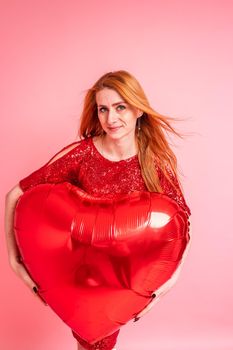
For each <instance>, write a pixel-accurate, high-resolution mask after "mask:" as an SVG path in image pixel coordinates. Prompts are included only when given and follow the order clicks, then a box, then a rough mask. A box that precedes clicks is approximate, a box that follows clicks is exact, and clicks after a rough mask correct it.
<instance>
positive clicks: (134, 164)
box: [19, 137, 191, 216]
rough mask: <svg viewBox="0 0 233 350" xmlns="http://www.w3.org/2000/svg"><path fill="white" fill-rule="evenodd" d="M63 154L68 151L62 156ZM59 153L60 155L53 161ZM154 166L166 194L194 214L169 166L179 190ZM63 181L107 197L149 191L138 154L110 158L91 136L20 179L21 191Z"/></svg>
mask: <svg viewBox="0 0 233 350" xmlns="http://www.w3.org/2000/svg"><path fill="white" fill-rule="evenodd" d="M65 152H67V153H65ZM63 153H65V154H64V155H62V154H63ZM59 154H60V155H61V157H60V158H59V159H57V160H55V161H54V162H52V161H53V159H54V158H55V157H56V156H57V155H59ZM50 162H52V163H51V164H50ZM155 169H156V171H157V172H158V176H159V180H160V184H161V187H162V189H163V193H165V194H166V195H167V196H169V197H170V198H172V199H174V200H175V201H176V202H177V203H178V204H179V205H180V207H181V208H182V209H183V210H184V211H185V212H186V213H187V215H188V216H189V215H191V211H190V208H189V207H188V206H187V204H186V201H185V199H184V196H183V194H182V191H181V189H180V187H179V184H178V181H177V179H176V178H175V177H174V175H173V174H172V173H171V171H170V169H168V172H169V175H170V178H171V179H172V180H173V182H174V183H175V185H176V187H177V188H178V190H176V189H174V187H173V186H172V185H171V184H170V183H169V181H168V180H167V179H166V177H165V176H164V175H163V173H162V171H161V170H160V168H159V167H158V165H157V164H156V163H155ZM64 181H68V182H70V183H71V184H73V185H76V186H78V187H80V188H82V189H83V190H84V191H86V192H87V193H89V194H92V195H93V196H96V197H104V198H114V197H116V195H117V194H122V193H124V194H126V193H130V192H133V191H147V188H146V185H145V183H144V180H143V178H142V175H141V169H140V164H139V161H138V156H137V155H135V156H133V157H130V158H128V159H126V160H121V161H111V160H108V159H106V158H104V157H103V156H102V155H101V153H99V151H98V150H97V148H96V147H95V145H94V143H93V140H92V137H89V138H87V139H84V140H80V141H76V142H73V143H72V144H70V145H68V146H66V147H64V148H63V149H62V150H61V151H59V152H57V153H56V154H55V155H54V156H53V157H52V158H51V159H50V160H49V161H48V162H47V163H46V164H45V165H43V166H42V167H41V168H39V169H37V170H36V171H34V172H33V173H31V174H30V175H28V176H27V177H25V178H23V179H21V180H20V181H19V185H20V187H21V189H22V191H26V190H28V189H29V188H31V187H34V186H35V185H38V184H42V183H60V182H64Z"/></svg>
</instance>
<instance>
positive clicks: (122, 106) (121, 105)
mask: <svg viewBox="0 0 233 350" xmlns="http://www.w3.org/2000/svg"><path fill="white" fill-rule="evenodd" d="M118 107H123V108H120V110H122V109H125V106H123V105H119V106H117V108H118Z"/></svg>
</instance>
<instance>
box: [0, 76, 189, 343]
mask: <svg viewBox="0 0 233 350" xmlns="http://www.w3.org/2000/svg"><path fill="white" fill-rule="evenodd" d="M169 119H170V120H171V119H172V118H170V117H165V116H163V115H161V114H159V113H157V112H156V111H155V110H154V109H153V108H152V107H151V106H150V104H149V102H148V100H147V98H146V95H145V93H144V91H143V89H142V87H141V86H140V84H139V82H138V81H137V80H136V78H135V77H134V76H132V75H131V74H130V73H129V72H127V71H124V70H119V71H115V72H109V73H107V74H104V75H103V76H102V77H100V78H99V79H98V80H97V81H96V82H95V84H94V85H93V86H92V87H91V88H90V89H89V90H88V91H87V94H86V96H85V99H84V106H83V112H82V115H81V124H80V128H79V132H78V135H79V140H78V141H75V142H73V143H71V144H69V145H67V146H65V147H64V148H63V149H61V150H60V151H59V152H57V153H56V154H55V155H54V156H53V157H52V158H51V159H50V160H49V161H48V162H47V163H46V164H45V165H43V166H42V167H41V168H39V169H38V170H36V171H34V172H33V173H31V174H30V175H28V176H27V177H25V178H24V179H22V180H20V181H19V183H18V184H17V185H16V186H14V187H13V188H12V189H11V190H10V191H9V192H8V193H7V195H6V210H5V229H6V237H7V247H8V254H9V262H10V266H11V267H12V269H13V270H14V271H15V273H16V274H17V275H18V276H19V277H20V278H22V279H23V281H24V282H25V284H26V285H27V286H28V287H29V288H31V290H34V291H35V292H36V283H35V282H34V281H33V280H32V279H31V277H30V276H29V275H28V273H27V271H26V269H25V268H24V266H23V264H22V261H21V259H20V253H19V250H18V247H17V244H16V241H15V237H14V230H13V218H14V209H15V205H16V202H17V200H18V199H19V197H20V196H21V195H22V194H23V193H24V192H25V191H27V190H28V189H29V188H31V187H33V186H36V185H39V184H42V183H59V182H63V181H69V182H70V183H72V184H73V185H76V186H78V187H80V188H82V189H83V190H84V191H86V192H87V193H89V194H92V195H93V196H97V197H105V198H114V196H117V195H119V194H126V193H130V192H133V191H151V192H162V193H165V194H166V195H168V196H169V197H171V198H172V199H174V200H175V201H176V202H177V203H178V204H179V205H180V207H181V208H182V209H183V210H184V211H185V212H186V215H187V217H189V216H190V215H191V211H190V209H189V207H188V206H187V204H186V202H185V199H184V196H183V193H182V190H181V184H180V181H179V179H178V174H177V159H176V156H175V154H174V153H173V151H172V149H171V148H170V146H169V144H168V142H167V140H166V137H165V134H164V130H163V129H165V130H166V131H169V132H172V133H174V134H176V135H177V136H179V137H181V135H180V134H179V133H177V132H176V131H175V130H174V128H173V127H172V126H171V125H170V123H169ZM37 295H38V294H37ZM38 297H39V295H38ZM42 302H43V300H42ZM149 308H150V307H146V308H145V310H143V311H142V312H141V313H140V314H138V315H137V318H136V319H135V320H137V319H139V317H140V316H142V315H143V314H144V313H145V312H146V311H148V309H149ZM72 333H73V336H74V337H75V338H76V339H77V341H78V349H79V350H82V349H89V350H92V349H101V350H104V349H105V350H111V349H113V347H114V345H115V344H116V340H117V336H118V334H119V330H118V331H117V332H115V333H113V334H111V335H109V336H107V337H105V338H104V339H102V340H100V341H98V342H96V343H95V344H93V345H91V344H88V343H87V342H86V341H84V340H83V339H82V338H80V337H79V336H78V335H77V334H76V333H75V332H74V331H73V330H72Z"/></svg>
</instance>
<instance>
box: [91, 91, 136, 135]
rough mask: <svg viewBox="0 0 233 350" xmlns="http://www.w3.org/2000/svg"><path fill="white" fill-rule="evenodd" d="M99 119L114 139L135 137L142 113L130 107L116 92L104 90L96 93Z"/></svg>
mask: <svg viewBox="0 0 233 350" xmlns="http://www.w3.org/2000/svg"><path fill="white" fill-rule="evenodd" d="M96 104H97V110H98V118H99V121H100V124H101V126H102V128H103V130H104V131H105V132H106V133H107V135H108V136H109V137H111V138H114V139H119V138H122V137H124V136H126V135H127V136H130V135H132V136H134V135H135V126H136V122H137V117H139V116H140V115H141V114H142V112H140V110H139V109H137V108H135V107H133V106H131V105H129V104H128V103H127V102H126V101H124V99H123V98H122V97H121V95H119V94H118V92H117V91H116V90H113V89H109V88H103V89H102V90H100V91H98V92H97V93H96Z"/></svg>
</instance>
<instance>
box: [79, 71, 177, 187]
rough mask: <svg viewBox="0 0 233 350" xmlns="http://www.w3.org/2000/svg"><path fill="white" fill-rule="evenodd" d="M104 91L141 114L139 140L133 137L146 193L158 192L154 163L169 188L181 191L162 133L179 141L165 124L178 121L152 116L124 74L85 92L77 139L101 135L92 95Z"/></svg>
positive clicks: (118, 73) (110, 76)
mask: <svg viewBox="0 0 233 350" xmlns="http://www.w3.org/2000/svg"><path fill="white" fill-rule="evenodd" d="M105 87H107V88H110V89H114V90H115V91H117V92H118V93H119V95H121V96H122V98H123V99H124V100H125V101H126V102H127V103H129V104H130V105H132V106H134V107H136V108H138V109H140V110H141V111H143V115H142V116H141V117H140V119H141V122H140V124H141V125H140V127H141V129H140V134H139V135H140V136H138V137H137V142H138V150H139V152H138V159H139V163H140V166H141V173H142V177H143V179H144V181H145V184H146V186H147V188H148V190H149V191H151V192H162V188H161V185H160V182H159V176H158V173H157V171H156V168H155V160H156V162H157V164H158V165H159V168H160V169H161V170H162V172H163V173H164V175H165V177H166V178H167V179H168V181H169V182H170V183H171V185H172V186H174V187H176V181H174V179H175V180H177V181H178V185H179V186H180V187H181V188H182V185H181V183H180V181H179V176H178V174H177V158H176V156H175V154H174V152H173V151H172V149H171V147H170V146H169V142H168V141H167V139H166V137H165V133H164V130H166V131H168V132H171V133H173V134H175V135H177V136H178V137H180V138H183V136H182V134H181V133H178V132H177V131H176V130H175V129H174V128H173V127H172V126H171V124H170V123H169V120H173V121H177V120H178V119H177V118H172V117H169V116H165V115H162V114H159V113H158V112H156V111H155V110H154V109H153V108H152V107H151V106H150V104H149V101H148V99H147V97H146V95H145V93H144V91H143V89H142V87H141V85H140V84H139V82H138V81H137V79H136V78H135V77H134V76H133V75H132V74H130V73H129V72H127V71H125V70H118V71H115V72H109V73H106V74H104V75H103V76H102V77H100V78H99V79H98V80H97V81H96V82H95V83H94V85H93V86H92V87H91V88H90V89H88V90H87V93H86V96H85V98H84V105H83V111H82V113H81V120H80V126H79V131H78V136H79V137H80V138H81V139H82V138H87V137H89V136H98V135H101V133H102V127H101V124H100V122H99V119H98V111H97V104H96V93H97V92H98V91H100V90H101V89H103V88H105ZM180 120H181V119H180ZM135 131H136V130H135Z"/></svg>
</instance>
